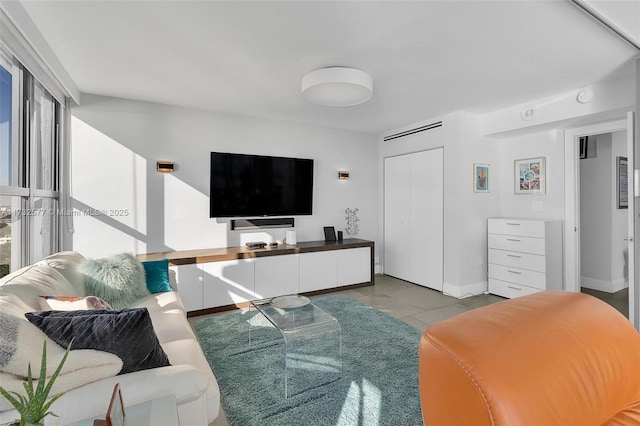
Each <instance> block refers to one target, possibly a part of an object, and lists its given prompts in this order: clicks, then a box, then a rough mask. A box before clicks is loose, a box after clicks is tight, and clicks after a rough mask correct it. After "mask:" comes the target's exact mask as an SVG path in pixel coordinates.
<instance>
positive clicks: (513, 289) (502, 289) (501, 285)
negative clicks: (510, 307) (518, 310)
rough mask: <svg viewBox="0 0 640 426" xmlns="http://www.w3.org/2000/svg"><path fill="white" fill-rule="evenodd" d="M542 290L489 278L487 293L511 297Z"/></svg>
mask: <svg viewBox="0 0 640 426" xmlns="http://www.w3.org/2000/svg"><path fill="white" fill-rule="evenodd" d="M539 291H542V290H540V289H537V288H531V287H527V286H524V285H520V284H515V283H510V282H506V281H500V280H495V279H492V278H489V293H491V294H495V295H498V296H502V297H508V298H509V299H513V298H514V297H520V296H527V295H529V294H534V293H538V292H539Z"/></svg>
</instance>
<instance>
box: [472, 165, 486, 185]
mask: <svg viewBox="0 0 640 426" xmlns="http://www.w3.org/2000/svg"><path fill="white" fill-rule="evenodd" d="M473 192H489V165H488V164H477V163H474V164H473Z"/></svg>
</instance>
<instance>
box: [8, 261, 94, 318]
mask: <svg viewBox="0 0 640 426" xmlns="http://www.w3.org/2000/svg"><path fill="white" fill-rule="evenodd" d="M3 294H14V295H16V296H18V297H19V298H20V299H22V301H23V302H25V303H26V304H28V305H29V306H31V308H32V310H38V309H39V308H40V301H39V300H38V296H39V295H45V294H46V295H52V296H84V293H83V292H81V291H80V290H79V289H77V288H75V287H74V286H73V285H72V284H71V283H70V282H69V280H67V279H66V278H65V276H64V275H63V274H62V273H61V272H60V271H59V270H57V269H55V268H51V267H49V266H47V265H38V264H35V265H29V266H25V267H24V268H21V269H18V270H17V271H15V272H13V273H11V274H9V275H7V276H5V277H3V278H2V279H0V295H3Z"/></svg>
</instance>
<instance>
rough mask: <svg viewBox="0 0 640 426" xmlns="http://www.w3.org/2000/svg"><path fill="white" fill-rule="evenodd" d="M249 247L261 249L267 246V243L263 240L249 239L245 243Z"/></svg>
mask: <svg viewBox="0 0 640 426" xmlns="http://www.w3.org/2000/svg"><path fill="white" fill-rule="evenodd" d="M246 246H247V247H249V248H250V249H261V248H265V247H266V246H267V243H265V242H264V241H250V242H248V243H247V244H246Z"/></svg>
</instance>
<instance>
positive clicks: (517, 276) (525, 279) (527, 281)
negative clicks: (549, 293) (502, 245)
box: [489, 263, 546, 290]
mask: <svg viewBox="0 0 640 426" xmlns="http://www.w3.org/2000/svg"><path fill="white" fill-rule="evenodd" d="M489 278H494V279H497V280H501V281H508V282H511V283H516V284H522V285H526V286H528V287H534V288H539V289H540V290H544V289H545V285H546V276H545V274H544V273H543V272H535V271H528V270H526V269H520V268H510V267H508V266H502V265H494V264H493V263H490V264H489Z"/></svg>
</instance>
